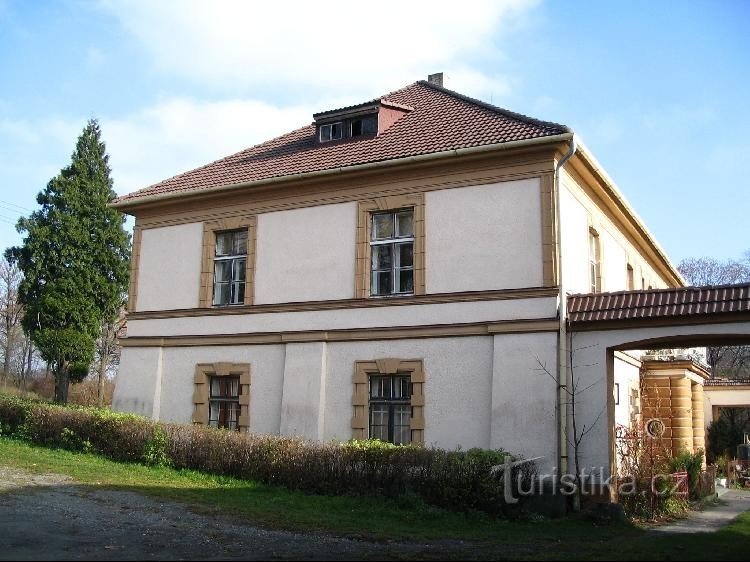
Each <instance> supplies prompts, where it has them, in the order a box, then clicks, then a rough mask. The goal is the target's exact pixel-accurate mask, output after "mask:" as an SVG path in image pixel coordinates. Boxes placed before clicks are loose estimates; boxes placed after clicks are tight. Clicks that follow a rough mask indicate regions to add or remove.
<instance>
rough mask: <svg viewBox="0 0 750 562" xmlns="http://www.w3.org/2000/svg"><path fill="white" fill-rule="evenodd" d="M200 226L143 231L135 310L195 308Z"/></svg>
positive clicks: (199, 270) (198, 284) (200, 244)
mask: <svg viewBox="0 0 750 562" xmlns="http://www.w3.org/2000/svg"><path fill="white" fill-rule="evenodd" d="M202 248H203V223H189V224H181V225H178V226H164V227H160V228H147V229H144V230H143V232H142V235H141V251H140V263H139V270H138V298H137V299H136V310H138V311H142V310H171V309H177V308H193V307H196V306H198V299H199V287H200V275H201V252H202Z"/></svg>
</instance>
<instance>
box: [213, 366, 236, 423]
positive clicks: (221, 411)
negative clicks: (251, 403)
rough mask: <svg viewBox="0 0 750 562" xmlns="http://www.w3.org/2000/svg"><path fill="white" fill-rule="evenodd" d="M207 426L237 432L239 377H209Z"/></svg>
mask: <svg viewBox="0 0 750 562" xmlns="http://www.w3.org/2000/svg"><path fill="white" fill-rule="evenodd" d="M208 380H209V387H210V390H209V400H208V425H209V426H211V427H220V428H224V429H231V430H235V431H236V430H238V429H239V425H238V424H237V422H238V420H239V417H240V377H239V376H236V377H233V376H228V377H227V376H225V377H215V376H213V377H212V376H209V377H208Z"/></svg>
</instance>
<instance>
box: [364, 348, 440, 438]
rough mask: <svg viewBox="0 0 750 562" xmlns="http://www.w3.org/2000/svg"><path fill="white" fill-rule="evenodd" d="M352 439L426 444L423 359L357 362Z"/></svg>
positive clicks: (389, 358)
mask: <svg viewBox="0 0 750 562" xmlns="http://www.w3.org/2000/svg"><path fill="white" fill-rule="evenodd" d="M353 382H354V385H353V389H352V390H353V393H352V407H353V416H352V437H353V438H354V439H368V438H370V439H380V440H382V441H388V442H391V443H396V444H407V443H410V444H417V445H418V444H423V443H424V429H425V420H424V404H425V394H424V384H425V374H424V370H423V367H422V359H397V358H392V357H388V358H383V359H373V360H369V361H355V363H354V379H353Z"/></svg>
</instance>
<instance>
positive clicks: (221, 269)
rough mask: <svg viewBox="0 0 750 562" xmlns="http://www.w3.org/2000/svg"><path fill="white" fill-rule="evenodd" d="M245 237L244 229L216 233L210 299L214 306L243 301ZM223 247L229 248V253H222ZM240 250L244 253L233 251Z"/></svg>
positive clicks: (245, 270) (245, 260) (245, 271)
mask: <svg viewBox="0 0 750 562" xmlns="http://www.w3.org/2000/svg"><path fill="white" fill-rule="evenodd" d="M247 238H248V237H247V230H245V229H243V230H234V231H225V232H217V233H216V240H215V255H214V279H213V281H214V284H213V299H212V303H213V305H214V306H226V305H237V304H244V303H245V282H246V277H247ZM224 248H230V249H231V250H230V251H231V253H222V252H223V251H224ZM241 250H244V251H245V253H244V254H243V253H235V252H239V251H241ZM227 264H228V269H227ZM227 273H228V275H227Z"/></svg>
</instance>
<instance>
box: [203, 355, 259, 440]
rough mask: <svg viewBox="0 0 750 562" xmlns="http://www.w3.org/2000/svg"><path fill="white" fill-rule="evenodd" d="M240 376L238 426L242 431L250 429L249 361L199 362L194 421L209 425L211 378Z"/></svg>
mask: <svg viewBox="0 0 750 562" xmlns="http://www.w3.org/2000/svg"><path fill="white" fill-rule="evenodd" d="M232 375H234V376H239V377H240V416H239V418H237V428H238V429H239V430H240V431H248V430H249V429H250V412H249V409H250V364H249V363H223V362H222V363H198V364H197V365H196V366H195V377H194V378H193V383H194V390H193V423H194V424H198V425H208V410H209V404H208V402H209V397H210V392H209V378H210V377H228V376H232Z"/></svg>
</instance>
